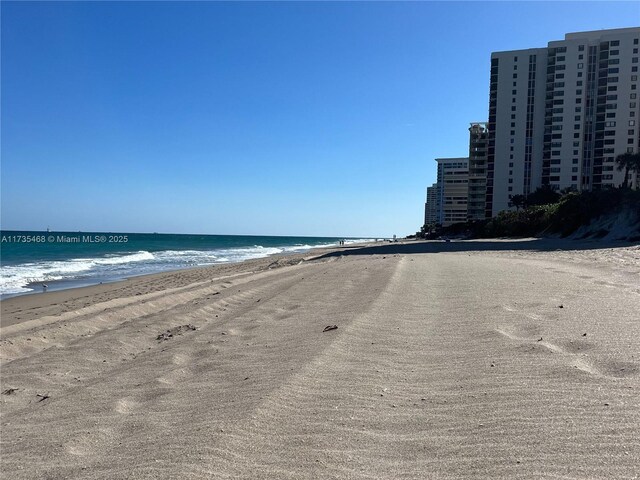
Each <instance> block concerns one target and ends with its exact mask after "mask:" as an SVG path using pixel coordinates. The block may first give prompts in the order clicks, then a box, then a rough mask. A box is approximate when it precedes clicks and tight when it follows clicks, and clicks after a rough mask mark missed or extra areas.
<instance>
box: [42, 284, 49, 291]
mask: <svg viewBox="0 0 640 480" xmlns="http://www.w3.org/2000/svg"><path fill="white" fill-rule="evenodd" d="M48 287H49V285H47V284H46V283H43V284H42V291H43V292H46V291H47V288H48Z"/></svg>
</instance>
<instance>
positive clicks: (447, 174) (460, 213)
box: [436, 158, 469, 227]
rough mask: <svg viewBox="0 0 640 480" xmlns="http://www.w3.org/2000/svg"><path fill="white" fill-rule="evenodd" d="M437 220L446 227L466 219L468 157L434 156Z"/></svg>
mask: <svg viewBox="0 0 640 480" xmlns="http://www.w3.org/2000/svg"><path fill="white" fill-rule="evenodd" d="M436 162H438V182H437V184H436V185H437V193H438V199H437V206H438V222H437V223H440V224H442V225H443V226H445V227H447V226H449V225H453V224H454V223H460V222H466V221H467V197H468V192H469V189H468V183H469V159H468V158H436Z"/></svg>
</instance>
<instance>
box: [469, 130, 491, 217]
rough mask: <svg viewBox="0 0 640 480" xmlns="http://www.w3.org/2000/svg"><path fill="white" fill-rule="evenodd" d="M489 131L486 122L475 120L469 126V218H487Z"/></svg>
mask: <svg viewBox="0 0 640 480" xmlns="http://www.w3.org/2000/svg"><path fill="white" fill-rule="evenodd" d="M488 140H489V132H488V130H487V124H486V123H485V122H475V123H472V124H471V126H470V127H469V200H468V203H467V217H468V219H469V220H482V219H483V218H485V209H486V201H487V197H486V194H487V143H488Z"/></svg>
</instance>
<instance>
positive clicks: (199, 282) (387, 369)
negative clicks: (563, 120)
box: [0, 240, 640, 479]
mask: <svg viewBox="0 0 640 480" xmlns="http://www.w3.org/2000/svg"><path fill="white" fill-rule="evenodd" d="M601 247H602V246H601V245H598V244H594V243H592V244H577V243H575V242H573V243H570V242H566V241H565V242H563V241H551V240H544V241H540V240H538V241H493V242H483V241H476V242H451V243H444V242H428V243H415V244H406V245H395V244H394V245H386V246H377V247H372V248H366V249H361V250H356V249H343V250H342V251H340V252H338V253H336V254H331V253H328V254H327V255H326V256H324V257H323V258H320V259H316V260H309V261H304V262H302V263H300V261H301V257H300V256H297V257H293V258H282V257H281V258H279V259H278V264H273V262H274V259H273V258H271V259H265V260H262V261H255V262H249V263H245V264H241V265H235V266H226V267H222V268H209V269H200V270H189V271H181V272H173V273H170V274H162V275H156V276H151V277H141V278H137V279H132V280H129V281H126V282H121V283H118V284H112V285H101V286H98V287H91V288H88V289H77V290H73V291H67V292H52V293H47V294H40V295H32V296H25V297H20V298H15V299H10V300H7V301H4V302H2V305H1V306H2V316H3V318H2V325H3V326H2V329H1V331H0V333H1V335H0V337H1V339H0V361H1V362H2V363H1V368H2V370H1V380H2V387H1V389H2V392H3V394H2V395H1V396H0V400H1V414H2V415H1V418H0V428H1V437H2V438H1V456H2V457H1V465H0V467H1V470H0V473H1V474H2V477H3V478H12V479H14V478H15V479H21V478H25V479H27V478H28V479H40V478H103V479H119V478H150V479H151V478H166V479H169V478H221V479H224V478H251V479H260V478H264V479H273V478H288V479H304V478H336V479H350V478H354V479H393V478H483V479H484V478H563V479H569V478H571V479H573V478H576V479H578V478H579V479H583V478H602V479H624V478H638V476H639V472H640V247H638V246H626V247H616V248H601ZM282 265H284V266H283V268H276V267H279V266H282ZM334 324H335V325H337V326H338V329H335V330H331V331H327V332H324V333H323V329H324V328H325V327H326V326H327V325H334ZM189 325H191V326H192V327H195V330H193V329H192V327H188V326H189ZM180 327H182V328H180ZM167 331H169V332H167ZM163 333H164V335H162V334H163ZM159 336H160V339H158V337H159Z"/></svg>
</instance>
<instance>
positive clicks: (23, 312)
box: [0, 244, 366, 328]
mask: <svg viewBox="0 0 640 480" xmlns="http://www.w3.org/2000/svg"><path fill="white" fill-rule="evenodd" d="M357 245H358V246H364V245H366V244H357ZM345 248H358V247H357V246H351V245H348V246H344V247H341V246H335V247H330V248H327V247H318V248H314V249H309V250H308V251H306V252H302V253H284V252H283V253H275V254H272V255H268V256H266V257H262V258H254V259H248V260H242V261H240V262H229V263H219V264H215V265H207V266H198V267H191V268H180V269H175V270H167V271H164V272H157V273H146V274H141V275H135V276H131V277H126V278H122V279H119V280H113V281H109V282H104V283H103V282H100V283H92V284H90V285H83V286H77V287H69V288H62V289H52V290H48V291H46V292H38V291H34V292H30V293H24V294H17V295H14V296H10V297H7V298H3V299H0V312H1V314H0V328H2V327H8V326H10V325H15V324H18V323H22V322H27V321H29V320H33V319H36V318H39V317H40V316H43V315H50V314H54V315H55V314H59V313H60V312H61V311H67V310H68V309H65V308H64V307H60V305H64V304H67V303H69V302H74V301H79V300H81V299H87V298H91V297H95V296H103V297H105V296H106V297H113V296H114V295H119V294H121V293H122V292H123V291H126V289H127V288H129V287H130V288H136V285H137V283H138V282H140V284H141V285H145V284H148V283H155V282H161V281H163V280H167V281H169V282H171V281H174V280H175V279H176V278H180V277H181V276H182V275H181V274H184V280H183V281H181V282H179V283H180V284H181V286H186V285H187V284H188V283H185V282H191V281H194V280H196V279H202V278H206V277H207V276H209V275H212V276H215V275H225V274H229V273H231V274H239V273H251V272H255V271H261V270H263V269H265V268H270V266H273V267H274V268H275V267H281V266H284V265H290V264H292V263H295V262H302V261H304V260H305V259H308V258H313V257H315V256H321V255H324V254H326V253H330V252H334V251H340V250H341V249H345ZM312 254H317V255H312ZM274 259H276V260H275V261H274ZM157 290H162V287H161V286H158V287H157ZM56 307H59V308H56Z"/></svg>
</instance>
